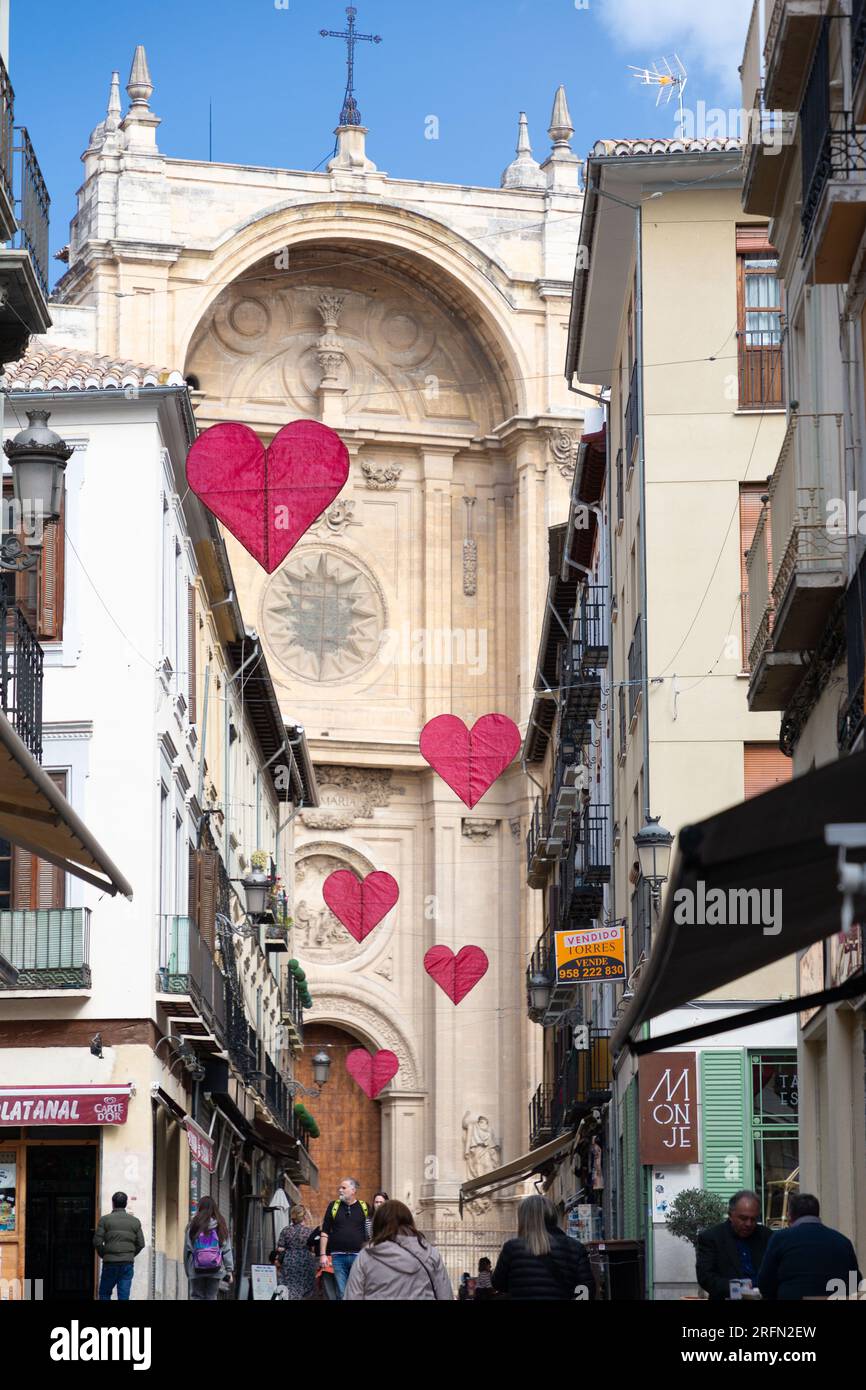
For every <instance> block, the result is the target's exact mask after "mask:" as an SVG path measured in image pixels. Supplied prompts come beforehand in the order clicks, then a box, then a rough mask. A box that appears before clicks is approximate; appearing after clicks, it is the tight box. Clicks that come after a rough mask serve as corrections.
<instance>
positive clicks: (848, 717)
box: [836, 676, 866, 753]
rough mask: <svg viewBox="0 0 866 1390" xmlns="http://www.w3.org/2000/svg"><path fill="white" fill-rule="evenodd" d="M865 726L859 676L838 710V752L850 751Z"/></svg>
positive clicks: (862, 693) (862, 692) (861, 683)
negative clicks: (856, 683)
mask: <svg viewBox="0 0 866 1390" xmlns="http://www.w3.org/2000/svg"><path fill="white" fill-rule="evenodd" d="M864 726H866V712H864V678H863V677H862V676H861V677H860V684H859V685H858V686H855V688H854V691H853V692H852V694H851V695H850V696H849V697H848V699H847V700H846V701H845V704H844V705H843V706H842V708H841V710H840V711H839V720H838V724H837V729H836V733H837V741H838V744H839V752H840V753H850V752H851V749H852V748H853V747H854V745H855V743H856V742H857V740H858V739H859V738H860V735H861V734H862V732H863V729H864Z"/></svg>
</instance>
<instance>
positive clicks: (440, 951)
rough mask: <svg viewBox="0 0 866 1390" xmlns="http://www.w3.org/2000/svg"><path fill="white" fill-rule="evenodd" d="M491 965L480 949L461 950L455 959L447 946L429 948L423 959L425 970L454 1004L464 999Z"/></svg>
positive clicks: (467, 947) (469, 947)
mask: <svg viewBox="0 0 866 1390" xmlns="http://www.w3.org/2000/svg"><path fill="white" fill-rule="evenodd" d="M489 965H490V962H489V960H488V959H487V956H486V955H485V953H484V951H482V949H481V947H480V946H461V948H460V950H459V951H458V952H457V955H456V956H455V954H454V952H453V951H452V950H451V947H450V946H431V947H430V950H429V951H428V952H427V954H426V955H425V957H424V969H425V970H426V971H427V974H428V975H429V976H430V978H431V980H435V981H436V983H437V985H438V986H439V988H440V989H442V990H444V991H445V993H446V994H447V995H448V998H449V999H450V1000H451V1001H452V1003H454V1004H459V1003H460V1000H461V999H465V998H466V995H467V994H468V993H469V991H470V990H471V989H474V988H475V986H476V985H477V984H478V981H479V980H480V979H482V978H483V977H484V976H485V975H486V974H487V969H488V966H489Z"/></svg>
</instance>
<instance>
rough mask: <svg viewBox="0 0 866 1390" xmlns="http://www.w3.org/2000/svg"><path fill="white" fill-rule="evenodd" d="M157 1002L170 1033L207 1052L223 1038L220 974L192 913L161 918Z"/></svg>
mask: <svg viewBox="0 0 866 1390" xmlns="http://www.w3.org/2000/svg"><path fill="white" fill-rule="evenodd" d="M158 923H159V965H158V969H157V983H156V988H157V1003H159V1004H160V1005H161V1006H162V1008H164V1009H165V1011H166V1013H167V1014H168V1020H169V1031H171V1029H172V1027H173V1028H174V1032H175V1034H176V1035H177V1036H178V1037H188V1038H190V1039H191V1040H193V1041H196V1042H200V1043H202V1045H203V1046H205V1047H209V1048H210V1049H211V1050H221V1049H222V1047H223V1044H224V1040H225V1036H226V1027H227V1019H226V989H225V977H224V975H223V973H222V971H221V970H219V969H218V967H217V965H216V963H215V962H214V959H213V956H212V954H211V951H210V948H209V947H208V945H207V943H206V942H205V941H204V940H203V939H202V937H201V936H200V935H199V932H198V928H197V927H196V924H195V921H194V920H193V918H192V917H179V916H165V915H163V916H160V918H159V919H158Z"/></svg>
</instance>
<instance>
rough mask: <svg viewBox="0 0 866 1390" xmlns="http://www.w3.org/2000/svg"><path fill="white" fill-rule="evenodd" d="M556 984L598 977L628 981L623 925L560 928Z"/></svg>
mask: <svg viewBox="0 0 866 1390" xmlns="http://www.w3.org/2000/svg"><path fill="white" fill-rule="evenodd" d="M554 937H555V942H556V983H557V984H560V985H570V984H585V983H591V982H593V981H595V980H606V981H611V980H624V979H625V978H626V973H625V932H624V930H623V928H622V927H614V926H609V927H592V928H589V929H587V930H586V931H558V932H555V933H554Z"/></svg>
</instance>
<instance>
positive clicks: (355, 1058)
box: [346, 1047, 400, 1100]
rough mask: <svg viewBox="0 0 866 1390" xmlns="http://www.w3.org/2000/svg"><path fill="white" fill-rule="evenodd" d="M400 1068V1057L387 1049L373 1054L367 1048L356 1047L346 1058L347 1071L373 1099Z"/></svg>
mask: <svg viewBox="0 0 866 1390" xmlns="http://www.w3.org/2000/svg"><path fill="white" fill-rule="evenodd" d="M399 1070H400V1062H399V1060H398V1058H397V1057H396V1055H395V1054H394V1053H393V1052H388V1051H386V1050H385V1049H383V1050H382V1051H380V1052H373V1053H372V1054H371V1053H369V1052H368V1051H367V1050H366V1048H363V1047H356V1048H354V1049H353V1050H352V1051H351V1052H350V1053H349V1055H348V1057H347V1058H346V1071H347V1072H348V1073H349V1075H350V1076H351V1077H352V1078H353V1080H355V1081H357V1083H358V1085H359V1086H360V1087H361V1090H362V1091H365V1092H366V1094H367V1095H368V1096H369V1097H370V1099H371V1100H375V1099H376V1097H377V1095H378V1094H379V1092H380V1091H381V1089H382V1087H383V1086H387V1085H388V1082H389V1081H390V1080H391V1077H392V1076H396V1075H397V1072H398V1071H399Z"/></svg>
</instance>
